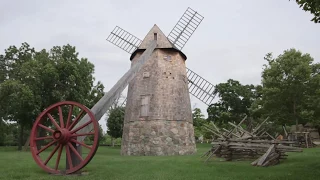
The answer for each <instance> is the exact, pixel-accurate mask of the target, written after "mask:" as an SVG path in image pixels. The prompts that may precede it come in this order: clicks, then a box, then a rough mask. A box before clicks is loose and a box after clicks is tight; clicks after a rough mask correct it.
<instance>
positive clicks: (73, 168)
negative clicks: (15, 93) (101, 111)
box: [30, 101, 99, 174]
mask: <svg viewBox="0 0 320 180" xmlns="http://www.w3.org/2000/svg"><path fill="white" fill-rule="evenodd" d="M84 116H88V117H89V118H88V119H89V121H87V122H86V123H84V124H81V125H80V124H79V121H80V120H81V119H82V117H84ZM84 128H86V129H85V130H87V131H88V129H89V130H91V131H89V132H81V131H84ZM83 138H85V139H84V140H83ZM98 138H99V124H98V121H97V120H96V119H95V117H94V115H93V114H92V112H91V111H90V110H89V109H88V108H87V107H85V106H83V105H81V104H79V103H77V102H72V101H63V102H59V103H56V104H53V105H51V106H50V107H48V108H47V109H46V110H44V111H43V112H42V113H41V114H40V115H39V116H38V118H37V119H36V121H35V123H34V125H33V128H32V131H31V136H30V149H31V152H32V156H33V159H34V160H35V162H36V163H37V164H38V165H39V166H40V167H41V168H42V169H44V170H45V171H47V172H49V173H52V174H70V173H74V172H77V171H79V170H80V169H82V168H83V167H84V166H86V165H87V164H88V163H89V162H90V160H91V159H92V158H93V156H94V154H95V153H96V151H97V149H98V144H99V143H98ZM79 146H81V147H83V148H79ZM80 149H81V151H79V150H80ZM54 157H55V158H54ZM54 159H55V160H54Z"/></svg>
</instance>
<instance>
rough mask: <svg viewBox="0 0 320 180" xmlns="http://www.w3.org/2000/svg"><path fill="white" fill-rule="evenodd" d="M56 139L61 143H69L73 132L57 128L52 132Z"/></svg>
mask: <svg viewBox="0 0 320 180" xmlns="http://www.w3.org/2000/svg"><path fill="white" fill-rule="evenodd" d="M52 136H53V138H54V139H55V140H58V141H59V143H61V144H67V143H68V142H69V140H70V137H71V133H70V131H69V130H68V129H66V128H62V129H60V130H56V131H54V132H53V134H52Z"/></svg>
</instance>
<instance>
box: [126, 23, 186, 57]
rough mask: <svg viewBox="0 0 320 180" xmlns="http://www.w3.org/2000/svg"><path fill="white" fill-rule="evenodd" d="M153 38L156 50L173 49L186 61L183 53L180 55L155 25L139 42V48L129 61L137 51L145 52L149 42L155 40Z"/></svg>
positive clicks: (133, 54)
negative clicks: (155, 40) (155, 41)
mask: <svg viewBox="0 0 320 180" xmlns="http://www.w3.org/2000/svg"><path fill="white" fill-rule="evenodd" d="M155 36H156V38H157V44H158V46H157V47H156V48H158V49H175V50H176V51H178V52H179V53H181V55H182V56H183V57H184V59H185V60H186V59H187V57H186V55H185V54H184V53H182V52H181V51H180V50H179V49H178V48H177V47H175V46H174V44H172V43H171V42H170V41H169V39H168V38H167V37H166V36H165V35H164V33H163V32H162V31H161V30H160V28H159V27H158V26H157V25H156V24H155V25H154V26H153V27H152V28H151V30H150V31H149V32H148V34H147V35H146V36H145V38H144V39H143V41H142V42H141V44H140V46H139V47H138V49H137V50H135V51H134V52H133V53H132V55H131V57H130V60H132V59H133V57H134V56H135V54H136V53H137V52H138V51H141V50H145V49H147V47H148V45H149V43H150V41H152V40H154V39H155Z"/></svg>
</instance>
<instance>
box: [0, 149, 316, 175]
mask: <svg viewBox="0 0 320 180" xmlns="http://www.w3.org/2000/svg"><path fill="white" fill-rule="evenodd" d="M209 147H210V145H209V144H198V145H197V148H198V152H197V154H195V155H191V156H161V157H159V156H158V157H151V156H140V157H138V156H120V148H119V147H117V148H110V147H104V146H102V147H99V149H98V151H97V153H96V155H95V157H94V158H93V159H92V161H91V162H90V163H89V164H88V165H87V166H86V167H85V168H84V170H86V171H88V172H89V174H88V175H84V176H54V175H49V174H47V173H46V172H44V171H43V170H42V169H40V167H38V166H37V165H36V163H35V162H34V161H33V159H32V156H31V153H30V152H18V151H15V150H14V149H13V148H12V147H10V148H8V147H7V148H6V147H0V179H46V180H49V179H57V180H58V179H59V180H61V179H101V180H105V179H112V180H116V179H123V180H129V179H137V180H140V179H141V180H143V179H146V180H155V179H166V180H172V179H183V180H186V179H200V180H201V179H245V180H250V179H272V180H274V179H279V180H280V179H281V180H284V179H290V180H292V179H299V180H305V179H314V180H316V179H320V148H312V149H304V152H302V153H289V157H288V159H286V160H284V161H282V162H281V163H280V164H279V165H276V166H272V167H254V166H251V165H250V162H251V161H238V162H223V161H220V159H217V158H214V159H212V160H211V161H210V162H209V163H207V164H205V163H204V159H201V158H200V156H201V155H202V154H203V153H204V152H205V151H207V150H208V148H209Z"/></svg>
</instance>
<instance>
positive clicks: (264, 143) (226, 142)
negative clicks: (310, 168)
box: [203, 117, 302, 166]
mask: <svg viewBox="0 0 320 180" xmlns="http://www.w3.org/2000/svg"><path fill="white" fill-rule="evenodd" d="M245 119H246V117H245V118H244V119H243V120H242V121H241V122H240V123H239V124H238V125H235V124H233V123H231V122H229V124H230V125H231V126H232V127H233V128H232V130H227V129H225V128H222V129H219V128H218V127H217V126H216V125H215V124H214V123H211V127H209V126H206V129H207V130H209V131H210V132H212V133H213V134H215V135H216V136H217V137H218V138H217V139H216V140H214V141H213V142H212V148H211V149H210V150H209V151H208V152H206V153H205V154H204V155H203V156H207V159H206V160H205V161H206V162H207V161H208V160H209V159H210V158H212V157H213V156H214V155H215V156H216V157H220V158H224V159H225V160H226V161H232V160H248V159H256V160H255V161H253V162H252V163H251V164H252V165H253V166H271V165H275V164H278V163H279V162H280V160H281V159H286V158H287V156H288V155H287V154H286V152H302V149H301V148H298V147H295V146H296V145H297V142H295V141H286V140H276V139H275V138H274V137H272V136H271V135H270V134H269V133H268V132H267V131H266V128H263V124H264V123H265V122H266V121H267V120H268V118H267V119H265V120H264V121H263V122H262V123H261V124H259V125H257V126H256V127H255V128H254V129H253V130H252V131H249V130H246V129H244V128H242V126H241V124H242V123H243V122H244V121H245Z"/></svg>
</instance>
